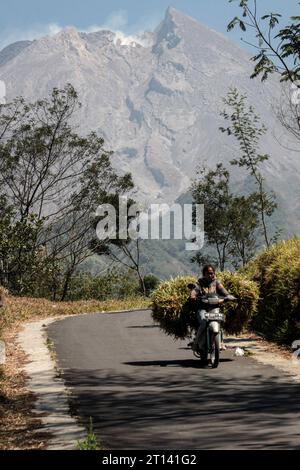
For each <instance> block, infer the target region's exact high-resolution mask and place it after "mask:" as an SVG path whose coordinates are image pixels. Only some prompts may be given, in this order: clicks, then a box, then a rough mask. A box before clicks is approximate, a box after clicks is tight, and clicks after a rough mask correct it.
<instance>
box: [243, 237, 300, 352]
mask: <svg viewBox="0 0 300 470" xmlns="http://www.w3.org/2000/svg"><path fill="white" fill-rule="evenodd" d="M243 272H244V273H245V274H246V275H247V276H248V277H249V278H251V279H252V280H254V281H256V282H258V283H259V285H260V297H261V299H260V301H259V304H258V309H257V314H256V315H255V317H254V319H253V328H254V329H255V330H256V331H257V332H260V333H262V334H263V335H264V336H265V337H266V338H267V339H270V340H272V341H276V342H278V343H286V344H290V343H291V342H292V341H293V340H294V339H298V338H299V336H300V323H299V322H300V237H295V238H293V239H291V240H288V241H282V242H280V243H278V244H276V245H274V246H272V247H271V248H269V249H268V250H266V251H264V252H262V253H261V254H259V255H258V256H257V257H256V258H255V259H254V260H252V261H251V262H250V263H248V264H247V265H246V267H245V268H244V269H243Z"/></svg>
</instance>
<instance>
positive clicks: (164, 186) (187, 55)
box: [0, 8, 300, 232]
mask: <svg viewBox="0 0 300 470" xmlns="http://www.w3.org/2000/svg"><path fill="white" fill-rule="evenodd" d="M249 58H250V56H249V55H248V53H247V52H245V51H244V50H242V49H241V48H239V47H238V46H237V45H236V44H234V43H233V42H231V41H230V40H228V39H227V38H226V37H225V36H223V35H221V34H220V33H218V32H216V31H213V30H211V29H208V28H207V27H205V26H204V25H202V24H200V23H199V22H197V21H196V20H194V19H193V18H191V17H189V16H186V15H185V14H183V13H181V12H179V11H177V10H175V9H174V8H169V9H168V10H167V12H166V15H165V18H164V20H163V21H162V22H161V23H160V25H159V26H158V27H157V28H156V30H155V31H154V32H152V33H150V32H146V33H145V34H144V35H141V36H140V37H138V38H136V39H135V40H134V41H133V40H132V39H126V38H125V37H124V36H121V35H118V34H116V33H114V32H111V31H104V30H101V31H98V32H95V33H81V32H79V31H77V30H76V29H75V28H67V29H65V30H63V31H61V32H60V33H58V34H56V35H55V36H51V37H44V38H42V39H39V40H36V41H32V42H30V41H23V42H19V43H16V44H13V45H10V46H8V47H6V48H5V49H4V50H3V51H1V52H0V79H1V80H4V81H5V83H6V88H7V100H8V101H10V100H11V99H12V98H14V97H16V96H19V95H22V96H24V97H25V98H27V99H30V100H36V99H37V98H42V97H45V96H46V95H47V94H48V93H49V91H50V90H51V89H52V88H53V87H59V88H63V87H64V86H65V85H66V83H68V82H70V83H72V85H73V86H74V87H75V89H76V90H77V91H78V92H79V97H80V101H81V102H82V104H83V106H82V110H81V116H80V123H81V124H80V125H81V130H82V131H83V132H90V131H91V130H96V131H98V132H99V133H100V134H101V135H102V136H103V137H104V139H105V141H106V147H107V148H109V149H112V150H113V151H114V152H115V154H114V156H113V165H114V166H115V167H116V168H117V169H118V170H119V171H120V172H125V171H131V172H132V174H133V177H134V181H135V184H136V186H137V187H138V194H139V196H140V197H141V198H142V199H144V200H147V201H149V202H170V201H174V200H176V199H177V198H178V197H179V196H180V195H181V194H183V193H185V192H186V191H187V189H188V187H189V186H190V181H191V178H193V177H194V176H195V168H196V167H197V166H198V165H199V164H201V163H203V162H207V164H208V165H210V166H214V164H215V163H216V162H219V161H223V162H225V163H226V162H228V161H229V160H231V159H232V158H233V157H234V155H235V151H236V149H237V147H235V144H234V142H233V141H232V140H230V139H229V138H228V137H227V136H225V135H223V134H221V133H220V131H219V130H218V129H219V126H221V125H223V124H224V122H223V120H222V118H220V116H219V113H220V111H221V110H222V109H223V103H222V98H223V97H224V96H226V94H227V92H228V90H229V88H230V87H233V86H236V87H238V88H239V90H241V92H246V93H247V95H248V97H249V102H250V103H252V104H253V105H254V106H255V109H256V111H257V112H258V114H260V116H261V117H262V121H263V122H264V123H265V124H266V125H267V127H268V128H269V132H268V134H267V135H266V136H265V137H264V138H263V140H262V148H261V151H262V153H269V154H270V155H271V156H272V159H271V161H270V162H267V163H266V164H265V167H264V174H265V177H266V179H267V181H268V184H269V186H270V187H271V188H272V189H273V190H274V191H275V192H276V193H277V194H278V195H279V197H280V199H281V200H282V204H283V210H284V211H285V212H286V213H287V214H288V223H289V224H290V230H291V232H294V231H296V230H299V228H300V227H299V222H298V220H299V215H300V204H299V197H297V196H299V192H300V190H299V188H300V184H299V183H300V176H299V175H300V171H299V170H300V161H299V159H298V158H297V154H295V153H293V152H291V151H288V150H285V149H284V148H283V147H281V146H280V145H279V144H278V141H277V139H280V138H281V135H282V133H283V130H282V128H281V127H280V124H279V123H278V121H277V120H276V118H275V115H274V111H273V110H272V105H274V103H275V102H276V100H277V99H279V97H280V85H279V84H278V82H277V81H276V79H275V78H272V77H271V78H270V79H269V80H267V81H266V82H265V83H264V84H262V83H261V82H260V81H259V80H251V79H250V78H249V76H250V74H251V72H252V69H253V63H252V62H250V60H249ZM234 172H235V180H236V182H240V181H241V173H240V172H239V171H238V170H236V169H235V170H234Z"/></svg>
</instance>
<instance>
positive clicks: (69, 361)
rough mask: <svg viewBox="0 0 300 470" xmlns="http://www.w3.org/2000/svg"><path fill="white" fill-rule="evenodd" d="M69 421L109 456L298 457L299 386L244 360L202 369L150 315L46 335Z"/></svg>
mask: <svg viewBox="0 0 300 470" xmlns="http://www.w3.org/2000/svg"><path fill="white" fill-rule="evenodd" d="M48 333H49V337H50V338H51V339H52V341H53V342H54V346H55V349H56V353H57V360H58V366H59V367H60V368H61V369H62V371H63V376H64V379H65V381H66V384H67V386H69V387H70V389H71V391H72V394H73V397H74V400H75V404H76V411H77V413H78V414H79V416H80V417H81V418H82V419H83V420H84V422H85V423H86V425H87V427H88V423H89V418H90V417H92V419H93V428H94V433H95V434H96V436H97V438H98V439H99V440H101V441H102V442H104V443H105V444H106V447H107V448H108V449H122V450H125V449H126V450H127V449H147V450H151V449H155V450H156V449H157V450H158V449H169V450H171V449H176V450H180V449H274V448H275V449H276V448H281V449H282V448H284V449H300V400H299V396H300V385H298V384H296V383H293V382H291V379H290V378H288V377H287V376H285V375H284V374H282V373H281V372H279V371H277V370H276V369H274V368H272V367H269V366H264V365H261V364H259V363H257V362H256V361H254V360H253V359H251V358H248V357H242V358H236V357H234V356H233V351H232V350H227V351H225V352H223V353H222V356H221V364H220V366H219V368H218V369H214V370H213V369H210V368H207V367H206V368H205V367H201V365H200V363H199V360H197V359H196V358H194V357H193V355H192V352H191V350H190V349H188V348H187V346H186V344H187V341H173V340H172V338H170V337H168V336H166V335H165V334H164V333H162V332H161V331H160V330H159V328H158V327H156V326H154V325H153V323H152V320H151V315H150V312H145V311H141V312H131V313H120V314H103V313H102V314H94V315H83V316H78V317H73V318H68V319H65V320H63V321H59V322H56V323H54V324H52V325H51V326H50V327H49V329H48Z"/></svg>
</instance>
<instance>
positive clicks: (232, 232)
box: [191, 163, 259, 271]
mask: <svg viewBox="0 0 300 470" xmlns="http://www.w3.org/2000/svg"><path fill="white" fill-rule="evenodd" d="M198 174H199V175H200V179H198V180H195V181H194V182H193V185H192V188H191V190H192V195H193V197H194V201H195V202H196V203H197V204H204V207H205V236H206V240H207V244H208V245H209V246H211V247H213V248H214V249H215V251H216V253H217V257H218V258H217V263H218V266H219V269H220V270H221V271H223V270H224V269H225V266H226V263H228V262H230V263H231V265H235V266H240V264H243V265H244V264H245V263H246V262H247V261H249V259H250V258H251V256H252V255H253V252H254V249H255V246H256V243H255V235H254V234H255V230H256V228H257V226H258V224H259V221H258V214H257V210H256V200H257V198H256V196H255V195H250V196H248V197H247V196H236V195H234V194H233V193H232V192H231V191H230V187H229V180H230V175H229V172H228V170H226V168H224V166H223V165H222V163H219V164H218V165H217V166H216V169H215V170H213V169H212V170H206V169H205V168H204V169H202V170H200V171H199V172H198ZM194 260H195V261H197V262H198V263H199V264H202V263H203V262H205V260H204V257H203V254H202V253H200V254H198V255H196V257H195V258H194Z"/></svg>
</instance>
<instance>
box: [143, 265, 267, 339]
mask: <svg viewBox="0 0 300 470" xmlns="http://www.w3.org/2000/svg"><path fill="white" fill-rule="evenodd" d="M217 277H218V279H220V280H221V281H222V282H223V284H224V286H225V288H226V289H227V290H228V291H229V292H230V293H231V294H232V295H234V296H235V297H237V301H235V302H230V304H229V303H228V304H227V305H225V307H224V313H225V316H226V321H225V331H227V332H228V333H230V334H238V333H240V332H241V331H243V329H245V328H246V327H247V326H248V323H249V321H250V319H251V318H252V316H253V315H254V313H255V311H256V306H257V302H258V298H259V289H258V285H257V284H256V283H255V282H253V281H249V280H248V279H247V278H246V276H245V275H241V274H237V273H235V274H233V273H229V272H224V273H218V275H217ZM195 281H196V279H195V278H194V277H190V276H186V277H177V278H175V279H171V280H170V281H166V282H163V283H161V284H160V285H159V286H158V288H157V289H156V290H155V291H154V293H153V294H152V297H151V300H152V304H151V308H152V318H153V320H154V321H155V322H157V323H158V324H159V325H160V328H161V329H162V330H163V331H164V332H165V333H166V334H168V335H170V336H173V337H174V338H176V339H178V338H182V339H184V338H186V337H187V336H189V335H190V334H191V332H192V331H195V330H196V329H197V328H198V322H197V318H196V313H195V310H194V309H195V307H194V306H193V305H192V304H191V303H190V302H189V294H190V291H189V289H188V288H187V285H188V284H189V283H195Z"/></svg>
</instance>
